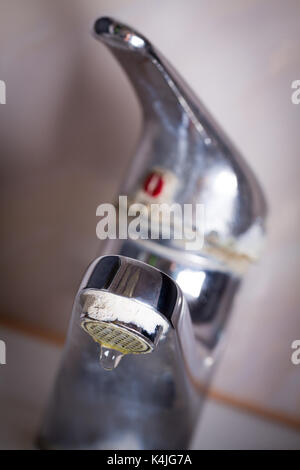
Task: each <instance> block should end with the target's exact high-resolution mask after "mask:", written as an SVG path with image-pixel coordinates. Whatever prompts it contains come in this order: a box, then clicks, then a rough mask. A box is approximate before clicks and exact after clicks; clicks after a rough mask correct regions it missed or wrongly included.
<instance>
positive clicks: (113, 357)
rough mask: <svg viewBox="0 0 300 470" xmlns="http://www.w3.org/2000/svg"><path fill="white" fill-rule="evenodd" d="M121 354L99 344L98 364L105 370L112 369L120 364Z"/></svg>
mask: <svg viewBox="0 0 300 470" xmlns="http://www.w3.org/2000/svg"><path fill="white" fill-rule="evenodd" d="M122 357H123V354H122V353H121V352H119V351H116V350H115V349H109V348H105V347H104V346H101V345H100V364H101V366H102V367H103V369H105V370H113V369H115V368H116V367H118V365H119V364H120V361H121V359H122Z"/></svg>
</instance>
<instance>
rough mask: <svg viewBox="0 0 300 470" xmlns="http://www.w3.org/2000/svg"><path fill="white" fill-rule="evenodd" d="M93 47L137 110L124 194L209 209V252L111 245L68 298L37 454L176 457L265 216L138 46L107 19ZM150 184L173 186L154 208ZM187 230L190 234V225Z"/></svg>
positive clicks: (222, 141) (246, 180) (160, 61)
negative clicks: (108, 54)
mask: <svg viewBox="0 0 300 470" xmlns="http://www.w3.org/2000/svg"><path fill="white" fill-rule="evenodd" d="M94 35H95V37H96V38H97V39H99V40H101V41H102V42H103V43H104V44H105V45H106V46H108V47H109V48H110V50H111V51H112V53H113V54H114V56H115V57H116V58H117V60H118V61H119V63H120V64H121V66H122V67H123V69H124V70H125V72H126V73H127V75H128V77H129V79H130V81H131V83H132V85H133V86H134V88H135V91H136V93H137V96H138V98H139V100H140V103H141V105H142V108H143V115H144V125H143V132H142V136H141V140H140V145H139V146H138V149H137V152H136V156H135V158H134V161H133V164H132V167H131V169H130V170H129V172H128V178H127V179H126V182H125V185H124V187H123V189H122V190H121V194H127V195H128V196H129V197H130V199H131V200H132V201H133V202H143V203H146V204H148V203H149V204H150V203H152V202H154V203H155V202H158V201H159V202H167V203H172V202H177V203H179V204H181V205H183V204H185V203H192V204H196V203H201V204H204V206H205V226H204V229H205V230H204V232H205V243H204V246H203V249H201V250H199V251H198V252H188V251H186V250H185V249H184V245H183V244H181V245H180V244H176V243H175V241H174V240H172V239H171V240H163V239H161V238H159V239H157V240H142V239H138V240H135V241H133V240H111V241H108V242H107V243H106V245H105V247H104V248H103V250H102V253H101V254H102V256H101V257H100V258H97V259H96V260H95V261H94V262H93V263H92V264H91V265H90V267H89V268H88V270H87V273H86V274H85V276H84V278H83V281H82V283H81V286H80V288H79V291H78V294H77V296H76V299H75V303H74V308H73V314H72V320H71V323H70V330H69V334H68V339H67V344H66V347H65V352H64V356H63V360H62V365H61V368H60V371H59V374H58V378H57V380H56V384H55V387H54V390H53V393H52V396H51V400H50V405H49V408H48V411H47V415H46V417H45V420H44V422H43V426H42V429H41V433H40V437H39V444H40V446H41V447H44V448H113V449H120V448H131V449H145V448H146V449H158V448H159V449H183V448H187V447H188V446H189V442H190V440H191V437H192V433H193V429H194V427H195V424H196V421H197V419H198V415H199V410H200V408H201V403H202V402H203V397H204V396H205V392H206V389H207V386H208V384H209V381H210V377H211V372H212V370H213V365H214V364H215V362H216V360H217V359H218V358H219V357H220V355H221V353H222V350H223V348H222V346H223V344H224V341H223V339H224V332H225V331H226V325H227V323H228V319H229V313H230V307H231V304H232V301H233V298H234V295H235V293H236V291H237V288H238V286H239V283H240V281H241V277H242V274H243V273H244V271H245V269H246V268H247V266H248V265H249V263H250V262H251V261H253V260H255V259H256V258H257V257H258V256H259V251H260V247H261V243H262V240H263V236H264V230H265V227H264V219H265V213H266V207H265V202H264V198H263V195H262V191H261V189H260V186H259V184H258V183H257V181H256V179H255V177H254V176H253V173H252V172H251V170H250V169H249V168H248V166H247V165H246V163H245V162H244V160H243V159H242V158H241V157H240V155H239V154H238V152H237V151H236V150H235V149H234V147H233V146H232V145H231V144H230V143H229V141H228V139H227V138H226V137H225V136H224V135H223V133H222V132H221V131H220V130H219V128H218V127H217V126H216V124H215V123H214V122H213V120H212V119H211V117H210V116H209V115H208V113H207V111H206V110H205V109H204V107H203V105H202V104H201V103H200V102H199V101H198V99H197V98H195V97H194V96H193V94H192V92H191V91H190V90H189V89H188V87H187V86H186V84H184V82H183V81H182V79H181V78H180V77H179V75H178V74H177V73H176V72H175V71H174V70H173V69H172V68H171V66H170V65H169V64H168V63H167V62H166V60H165V59H164V58H163V57H162V56H161V54H159V53H158V52H157V51H156V49H154V47H153V46H152V45H151V44H150V43H149V41H148V40H147V39H146V38H144V37H143V36H142V35H140V34H139V33H138V32H136V31H134V30H133V29H132V28H130V27H128V26H126V25H122V24H119V23H118V22H116V21H115V20H112V19H110V18H101V19H100V20H98V21H97V22H96V23H95V28H94ZM153 171H157V172H158V174H161V175H162V176H165V177H166V180H167V181H168V185H167V186H168V187H169V191H168V192H167V193H163V194H162V195H160V196H159V197H158V198H157V197H156V194H154V193H150V195H149V192H148V193H147V191H146V190H145V178H146V181H147V178H148V177H149V174H150V175H151V172H153ZM185 222H186V224H187V225H189V228H190V227H192V228H194V227H197V220H195V219H192V220H186V221H185ZM148 347H149V348H148ZM103 348H104V352H103ZM126 348H127V349H126ZM144 348H145V349H144ZM140 351H142V352H143V351H145V352H146V353H145V354H140V353H139V352H140ZM99 352H100V362H101V363H102V365H103V366H104V369H111V370H110V371H109V372H108V371H106V370H104V369H103V368H102V367H101V365H100V364H99ZM121 355H124V356H125V357H124V358H123V359H122V361H121V363H120V358H121Z"/></svg>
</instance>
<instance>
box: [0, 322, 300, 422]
mask: <svg viewBox="0 0 300 470" xmlns="http://www.w3.org/2000/svg"><path fill="white" fill-rule="evenodd" d="M0 326H2V327H3V328H7V329H10V330H13V331H15V332H18V333H22V334H24V335H26V336H30V337H33V338H36V339H38V340H40V341H43V342H47V343H51V344H54V345H55V346H59V347H62V346H63V345H64V343H65V335H61V334H59V333H57V332H54V331H48V330H46V329H44V328H39V327H35V326H33V325H30V324H28V323H26V322H22V321H20V320H16V319H12V318H8V317H4V316H0ZM197 386H198V388H201V389H203V387H202V386H201V384H197ZM208 397H209V398H210V399H211V400H214V401H216V402H218V403H221V404H223V405H227V406H230V407H232V408H237V409H239V410H242V411H243V412H245V413H249V414H252V415H257V416H259V417H260V418H263V419H267V420H269V421H273V422H276V423H277V424H281V425H284V426H287V427H289V428H293V429H295V430H297V431H300V419H299V418H297V417H293V416H291V415H288V414H285V413H280V412H278V411H275V410H271V409H267V408H264V407H262V406H260V405H259V404H256V403H251V402H248V401H246V400H243V399H241V398H238V397H234V396H232V395H229V394H226V393H224V392H222V391H220V390H217V389H214V388H211V387H210V389H209V391H208Z"/></svg>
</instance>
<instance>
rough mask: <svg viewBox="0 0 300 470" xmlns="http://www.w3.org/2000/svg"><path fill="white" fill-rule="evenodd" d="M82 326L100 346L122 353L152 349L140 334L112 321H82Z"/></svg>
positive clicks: (137, 352)
mask: <svg viewBox="0 0 300 470" xmlns="http://www.w3.org/2000/svg"><path fill="white" fill-rule="evenodd" d="M82 327H83V329H84V330H85V331H86V332H87V333H89V335H91V336H92V338H93V339H94V340H95V341H97V342H98V343H100V344H101V345H102V346H104V347H106V348H111V349H116V350H117V351H120V352H121V353H123V354H142V353H143V354H145V353H147V352H151V350H152V349H151V346H150V345H149V344H148V343H147V342H146V341H144V340H143V339H142V338H141V337H140V336H138V335H136V334H134V333H132V332H131V331H128V330H127V329H126V328H123V327H122V326H119V325H116V324H114V323H108V322H103V321H84V322H83V323H82Z"/></svg>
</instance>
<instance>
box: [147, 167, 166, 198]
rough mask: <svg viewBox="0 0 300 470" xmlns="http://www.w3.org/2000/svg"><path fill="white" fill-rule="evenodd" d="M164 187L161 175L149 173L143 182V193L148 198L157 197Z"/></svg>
mask: <svg viewBox="0 0 300 470" xmlns="http://www.w3.org/2000/svg"><path fill="white" fill-rule="evenodd" d="M163 186H164V180H163V177H162V175H160V174H159V173H156V172H154V171H153V172H152V173H150V174H149V175H148V176H147V178H146V180H145V182H144V191H145V192H146V193H147V194H149V196H152V197H157V196H159V195H160V193H161V192H162V189H163Z"/></svg>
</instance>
